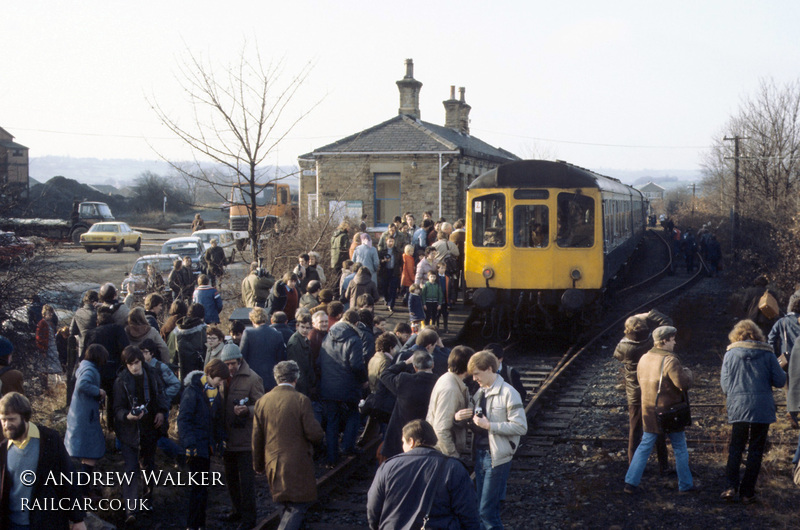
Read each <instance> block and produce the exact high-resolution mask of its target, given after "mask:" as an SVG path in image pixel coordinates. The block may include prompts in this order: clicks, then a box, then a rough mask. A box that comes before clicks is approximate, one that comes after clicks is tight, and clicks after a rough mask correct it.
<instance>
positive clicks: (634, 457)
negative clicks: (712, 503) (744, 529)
mask: <svg viewBox="0 0 800 530" xmlns="http://www.w3.org/2000/svg"><path fill="white" fill-rule="evenodd" d="M775 296H780V295H779V294H778V293H775V292H773V291H771V289H770V287H769V284H768V279H767V278H766V277H765V276H760V277H759V278H757V279H756V280H755V281H754V284H753V286H752V287H750V288H748V289H746V290H745V291H744V293H743V294H742V295H741V296H739V297H737V299H738V301H739V307H738V313H739V317H740V318H741V320H738V322H737V323H736V324H735V325H734V327H733V328H732V329H731V331H730V333H729V334H728V340H729V342H730V343H729V345H728V347H727V348H726V351H725V355H724V357H723V361H722V367H721V372H720V386H721V387H722V392H723V393H724V394H725V396H726V410H727V419H728V423H729V424H730V425H731V432H730V440H729V443H728V459H727V464H726V467H725V483H726V487H725V489H724V490H723V491H722V492H721V494H720V498H721V499H722V500H724V501H727V502H735V501H739V502H741V503H742V504H751V503H753V502H755V501H756V491H755V486H756V481H757V479H758V475H759V472H760V470H761V461H762V458H763V455H764V451H765V449H766V445H767V434H768V431H769V426H770V424H772V423H775V421H776V419H777V416H776V404H775V399H774V396H773V388H782V387H784V386H787V382H788V388H787V402H786V407H787V411H788V415H789V420H790V421H791V422H792V423H793V426H794V428H798V425H797V415H798V412H800V341H798V340H797V337H798V336H800V289H798V291H797V292H796V293H795V294H794V295H792V297H790V300H789V305H788V307H787V311H786V313H785V314H783V315H780V314H775V313H773V311H774V308H773V307H771V306H772V304H770V303H768V302H767V300H768V299H769V298H770V297H772V298H774V297H775ZM765 328H766V329H767V330H768V333H765V332H764V329H765ZM677 335H678V330H677V329H676V328H675V327H673V325H672V320H671V319H670V318H669V317H668V316H667V315H665V314H663V313H661V312H659V311H657V310H655V309H653V310H651V311H650V312H648V313H641V314H637V315H634V316H632V317H629V318H628V319H627V320H626V322H625V330H624V337H623V339H622V340H621V341H620V342H619V344H618V345H617V347H616V349H615V351H614V358H616V359H617V360H619V361H620V362H621V363H622V366H621V370H622V375H623V378H624V389H625V393H626V397H627V401H628V412H629V419H630V426H629V432H628V464H629V467H628V471H627V473H626V475H625V485H624V492H625V493H629V494H634V495H635V494H638V493H639V492H640V487H639V484H640V481H641V479H642V475H643V473H644V470H645V465H646V463H647V460H648V458H649V456H650V454H651V452H652V450H653V447H654V446H655V448H656V450H657V456H658V464H659V471H660V473H661V474H662V475H668V474H669V473H670V469H669V465H668V453H667V448H666V439H669V441H670V443H671V445H672V449H673V455H674V458H675V470H676V472H677V476H678V490H679V492H681V493H688V492H692V491H697V490H698V489H700V485H699V484H698V483H697V481H696V480H695V479H694V478H693V476H692V473H691V470H690V466H689V453H688V450H687V446H686V435H685V430H684V429H685V427H686V426H688V422H689V421H690V419H689V414H688V413H687V414H686V415H685V421H677V419H678V416H679V413H678V412H677V411H678V410H680V409H683V408H684V407H689V406H690V405H689V398H688V391H689V390H690V389H691V387H692V385H693V383H694V374H693V373H692V371H691V370H690V369H689V368H687V367H685V366H684V365H683V364H682V363H681V360H680V358H679V357H678V355H676V353H675V345H676V338H677ZM745 450H746V453H747V457H746V460H745V466H744V468H745V469H744V473H743V474H742V471H741V466H742V460H743V455H744V453H745ZM798 462H800V438H799V439H798V445H797V450H796V451H795V454H794V457H793V459H792V465H793V466H794V467H795V468H797V466H798Z"/></svg>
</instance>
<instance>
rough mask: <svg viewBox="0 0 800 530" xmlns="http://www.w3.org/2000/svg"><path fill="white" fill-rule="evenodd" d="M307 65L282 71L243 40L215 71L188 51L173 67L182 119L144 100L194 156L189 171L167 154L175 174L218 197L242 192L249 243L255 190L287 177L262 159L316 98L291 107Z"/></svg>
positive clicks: (253, 235)
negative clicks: (183, 102)
mask: <svg viewBox="0 0 800 530" xmlns="http://www.w3.org/2000/svg"><path fill="white" fill-rule="evenodd" d="M312 68H313V65H312V64H311V63H307V64H306V65H305V66H303V67H302V68H301V69H300V71H299V72H298V73H296V74H294V75H287V74H286V72H285V70H284V63H283V61H278V62H276V63H269V64H265V62H264V60H263V59H262V56H261V54H260V52H259V49H258V46H254V50H252V54H251V49H250V48H248V45H247V43H245V44H243V46H242V49H241V51H240V53H239V56H238V57H237V59H236V60H235V61H234V62H232V63H230V64H228V65H225V66H223V67H222V68H221V70H219V71H218V70H216V69H215V68H214V67H213V66H212V65H211V64H210V63H208V62H207V61H204V60H203V59H202V58H201V57H199V56H197V55H195V54H193V53H192V52H190V51H188V50H187V54H186V58H185V59H184V61H183V63H182V64H181V65H180V68H179V74H180V75H179V82H180V85H181V87H182V88H183V90H184V92H185V93H186V94H187V96H188V99H189V103H190V104H191V105H192V108H193V112H194V114H193V116H192V119H191V120H189V121H188V123H187V122H183V121H181V120H180V119H178V118H175V117H173V116H170V115H169V114H168V112H167V111H166V110H165V109H164V108H163V107H162V106H161V105H159V103H158V101H157V100H156V99H155V98H154V99H153V102H151V107H152V108H153V110H154V111H155V112H156V114H157V115H158V118H159V119H160V120H161V122H162V123H163V124H164V125H166V126H167V128H169V130H170V131H172V132H173V133H174V134H175V135H176V136H178V137H179V138H180V139H181V140H183V142H184V143H185V144H186V145H188V146H189V147H190V148H191V149H192V151H193V152H194V154H195V164H194V167H193V168H192V169H189V168H187V167H186V166H185V165H183V164H177V163H172V162H170V161H169V160H167V161H168V162H170V163H171V165H172V167H173V168H174V169H175V170H176V171H177V172H178V173H179V174H181V175H183V176H185V177H186V178H191V179H194V180H196V181H199V182H200V183H203V184H204V185H207V186H208V187H210V188H211V189H212V190H214V191H215V193H216V194H217V195H218V196H219V197H220V198H222V199H223V200H224V199H226V198H227V196H228V191H229V190H230V187H231V185H232V184H238V185H239V186H240V188H241V189H242V190H243V191H245V192H246V193H244V194H243V195H244V197H243V198H244V199H245V201H246V206H247V212H248V217H249V221H248V235H249V238H250V242H251V245H252V248H254V249H255V248H257V247H258V239H259V233H260V231H261V229H262V228H263V227H261V226H259V222H258V216H257V194H258V193H260V192H261V190H263V189H264V188H265V187H266V186H269V185H270V184H272V183H274V182H275V181H276V180H279V179H283V178H286V177H288V176H290V175H288V174H286V175H277V174H272V175H270V174H269V173H268V171H267V169H266V168H265V167H264V162H265V160H266V158H267V157H268V156H269V155H270V154H271V153H272V152H274V151H275V150H276V149H277V148H278V146H279V144H280V143H281V141H283V139H284V138H286V136H287V135H288V134H289V133H290V132H291V131H292V129H294V127H295V126H296V125H297V124H298V123H299V122H300V121H301V120H302V119H303V118H305V117H306V116H307V115H308V114H309V113H310V112H311V111H312V110H313V109H314V108H315V107H316V106H317V105H318V104H319V101H317V102H315V103H314V104H312V105H311V106H310V107H307V108H303V109H299V110H297V111H293V110H292V108H291V107H292V105H291V103H292V101H293V99H294V97H295V95H296V94H297V91H298V90H299V89H300V87H301V86H302V85H303V83H304V82H305V80H306V79H307V77H308V75H309V73H310V72H311V70H312ZM184 123H187V124H184ZM162 158H163V157H162ZM165 160H166V159H165ZM207 162H213V163H215V164H216V165H218V166H219V167H222V168H224V170H225V171H227V173H228V174H227V175H226V177H227V182H226V183H225V184H221V181H220V178H219V176H218V175H217V174H215V173H216V172H215V171H209V170H208V169H207V164H204V163H207Z"/></svg>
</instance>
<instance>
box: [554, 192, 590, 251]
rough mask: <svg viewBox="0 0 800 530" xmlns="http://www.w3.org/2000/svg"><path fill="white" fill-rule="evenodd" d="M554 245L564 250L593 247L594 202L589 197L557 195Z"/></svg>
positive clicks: (572, 194) (573, 194)
mask: <svg viewBox="0 0 800 530" xmlns="http://www.w3.org/2000/svg"><path fill="white" fill-rule="evenodd" d="M556 243H557V244H558V246H559V247H564V248H587V247H591V246H592V245H594V201H593V200H592V198H591V197H587V196H585V195H581V194H580V193H559V194H558V235H557V237H556Z"/></svg>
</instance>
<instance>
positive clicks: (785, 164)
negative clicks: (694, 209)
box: [704, 80, 800, 221]
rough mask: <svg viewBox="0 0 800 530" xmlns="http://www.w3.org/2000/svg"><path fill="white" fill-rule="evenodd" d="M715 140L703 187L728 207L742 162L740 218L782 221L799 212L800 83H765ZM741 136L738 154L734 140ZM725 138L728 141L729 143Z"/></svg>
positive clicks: (706, 165) (743, 104)
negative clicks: (789, 212)
mask: <svg viewBox="0 0 800 530" xmlns="http://www.w3.org/2000/svg"><path fill="white" fill-rule="evenodd" d="M723 131H724V132H723V133H722V134H720V135H719V137H718V138H717V139H716V140H715V141H714V145H713V147H712V149H711V152H710V153H709V154H708V155H707V157H706V160H705V163H704V166H705V173H706V178H705V180H704V186H706V188H707V189H708V190H710V191H711V193H712V195H714V196H717V197H719V199H720V202H719V205H720V207H721V208H723V209H726V208H729V207H731V206H732V205H733V202H734V196H735V191H734V190H735V187H736V182H735V178H736V176H735V172H734V166H735V163H736V159H737V158H738V162H739V182H738V186H739V206H740V212H739V214H740V215H742V216H746V217H753V218H756V219H763V220H768V221H773V220H775V221H778V220H780V218H781V217H782V216H783V215H784V214H785V212H786V209H787V208H790V209H791V208H796V205H797V195H798V191H800V189H799V188H800V186H799V185H800V174H799V171H800V81H793V82H790V83H787V84H785V85H783V86H778V85H776V84H775V81H774V80H763V81H762V82H761V86H760V87H759V90H758V92H757V93H756V94H755V95H753V96H750V97H747V98H745V99H744V100H743V101H742V103H741V105H740V107H739V111H738V113H737V114H736V115H735V116H732V117H731V119H730V121H729V122H728V124H727V125H726V126H725V127H724V129H723ZM734 137H738V138H739V140H738V142H739V154H738V157H736V151H735V149H736V146H735V142H734V141H730V138H734ZM723 138H729V140H725V139H723Z"/></svg>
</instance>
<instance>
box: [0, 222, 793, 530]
mask: <svg viewBox="0 0 800 530" xmlns="http://www.w3.org/2000/svg"><path fill="white" fill-rule="evenodd" d="M364 228H365V227H360V229H359V230H357V231H356V233H355V234H352V235H351V231H350V227H349V225H348V224H347V223H342V224H341V225H340V226H339V227H338V228H337V230H336V232H335V233H334V236H333V238H332V240H331V268H330V269H329V270H328V271H325V270H324V267H323V266H322V264H321V263H320V256H319V254H318V253H316V252H308V253H303V254H301V255H300V256H299V257H298V263H297V265H296V266H295V267H294V268H293V269H292V270H290V271H286V272H285V273H284V274H283V275H281V276H280V278H279V279H276V276H273V275H272V274H271V273H270V271H268V270H266V269H265V268H264V267H263V266H262V265H261V264H260V263H253V264H251V266H250V268H249V271H248V273H247V275H246V276H245V278H244V279H243V280H242V283H241V296H242V300H241V302H242V305H243V306H245V307H247V308H248V309H249V314H248V320H249V322H248V323H247V325H245V323H243V322H242V321H240V320H229V325H228V326H227V327H226V328H223V327H222V326H221V324H220V322H221V320H223V319H221V318H220V314H221V313H223V305H224V303H223V299H222V296H221V294H220V292H219V291H218V290H217V288H216V287H214V284H215V283H216V285H217V286H220V285H221V282H222V278H223V277H224V276H225V270H224V266H222V265H220V268H219V269H217V270H215V271H214V273H212V275H211V277H210V276H209V275H208V274H200V275H195V274H193V273H192V264H191V260H189V262H188V263H187V262H186V261H184V260H176V261H175V263H174V267H173V270H172V271H171V273H170V275H169V279H168V281H167V282H164V281H163V280H162V281H161V282H160V283H159V282H158V280H156V279H152V280H149V281H148V283H147V285H148V287H147V290H148V293H147V295H146V296H145V298H144V300H143V304H142V305H137V302H136V300H135V299H134V297H133V296H131V293H128V296H125V297H124V298H123V299H120V296H119V293H118V292H117V290H116V288H115V286H114V285H113V284H110V283H109V284H105V285H103V286H102V287H101V288H100V289H99V290H98V291H89V292H87V293H86V294H85V296H84V299H83V303H82V306H81V307H80V308H79V309H78V310H77V311H76V313H75V315H74V317H73V319H72V322H71V323H70V325H69V326H66V327H62V328H59V326H58V322H57V321H56V320H55V312H54V311H53V309H52V308H51V307H49V306H44V307H42V308H41V319H40V321H39V322H37V323H36V328H35V329H36V342H37V346H38V348H39V349H40V351H41V353H42V358H43V359H44V366H45V367H46V368H45V373H52V377H54V378H59V377H62V376H66V379H67V385H68V393H67V399H68V400H69V403H68V404H69V405H70V407H69V412H68V415H67V427H66V434H65V436H64V439H63V442H62V441H61V438H60V437H59V436H58V434H57V433H56V434H55V435H53V432H54V431H50V430H49V429H47V428H45V427H43V426H37V425H36V424H34V423H31V422H30V417H31V406H30V403H29V402H28V400H27V399H26V398H25V396H24V395H23V394H24V386H23V384H22V383H23V376H22V374H21V373H20V372H18V371H17V370H13V369H11V367H10V365H11V361H12V359H13V346H12V345H11V343H10V342H9V341H7V340H6V339H2V338H0V384H2V386H1V387H0V393H2V394H3V395H4V397H3V398H2V399H0V420H2V423H3V430H4V435H5V437H6V438H7V439H8V440H10V443H9V444H0V475H2V476H4V477H6V479H4V481H3V483H2V484H0V493H1V494H0V512H2V514H3V515H2V517H4V518H5V519H3V520H2V521H0V523H6V522H7V523H8V525H5V524H3V525H0V526H2V527H3V528H39V527H42V526H39V524H40V521H53V522H54V523H53V524H56V526H59V525H60V526H63V525H64V524H67V521H71V522H73V523H78V525H79V524H80V521H82V519H83V516H84V514H83V512H81V511H80V510H72V511H68V512H55V513H50V512H47V513H40V512H38V511H35V510H22V509H20V506H21V504H20V502H21V499H23V498H26V499H31V498H32V496H41V495H43V492H42V490H39V489H36V488H33V487H31V486H27V485H25V484H22V483H19V482H18V481H17V478H16V477H18V476H19V473H17V471H19V470H21V469H25V468H26V466H28V467H27V468H28V469H33V468H35V469H37V470H38V469H40V468H41V466H50V467H49V468H53V469H57V470H73V469H79V470H82V471H86V472H88V473H91V472H93V471H94V470H95V469H96V468H97V466H98V465H102V463H100V464H99V462H101V460H102V459H103V457H104V456H105V455H106V452H107V450H108V449H109V448H110V447H115V448H116V450H118V451H119V453H120V454H121V457H122V459H123V461H124V470H125V471H126V472H137V473H133V476H134V477H138V476H139V475H138V471H139V470H151V471H152V470H154V469H156V466H157V459H156V454H157V452H158V451H159V450H161V451H162V452H163V454H164V460H160V461H161V462H165V461H166V462H171V465H174V466H177V467H178V468H179V469H182V470H188V471H192V472H207V471H209V469H210V467H211V461H212V459H219V460H220V461H221V462H222V463H223V465H224V475H225V486H226V487H227V490H228V493H229V496H230V510H229V512H228V513H227V514H226V515H225V516H224V519H225V520H226V521H230V522H237V523H238V524H239V527H240V528H252V527H253V526H254V525H255V524H256V501H255V486H254V484H255V474H256V473H259V474H265V475H266V477H267V481H268V483H269V487H270V492H271V495H272V499H273V501H274V502H275V503H277V504H278V505H280V506H281V507H282V509H283V521H282V528H299V527H300V526H301V525H302V521H303V519H304V516H305V512H306V511H307V509H308V507H309V505H310V503H312V502H313V501H314V500H316V495H317V492H316V481H315V478H314V469H315V460H318V463H319V465H323V466H326V467H328V468H334V467H336V466H337V465H338V464H339V463H340V462H341V459H342V457H343V456H348V455H355V454H358V453H360V452H362V451H363V448H364V447H368V446H371V444H370V442H376V443H378V449H377V453H376V454H377V458H378V461H379V462H380V464H381V465H380V467H379V468H378V472H377V474H376V476H375V478H374V481H373V484H372V487H371V488H370V491H369V495H368V501H367V516H368V520H369V524H370V527H372V528H398V527H403V528H406V527H407V528H413V527H417V528H420V527H422V525H423V524H430V525H431V527H447V528H457V527H461V528H476V529H477V528H502V522H501V519H500V508H501V502H502V501H503V499H504V498H505V493H506V483H507V478H508V475H509V471H510V467H511V461H512V459H513V456H514V453H515V451H516V450H517V448H518V446H519V438H520V436H522V435H524V434H525V433H526V431H527V420H526V417H525V412H524V406H523V403H524V400H525V399H526V390H525V388H524V386H523V385H522V382H521V378H520V375H519V373H517V371H516V370H514V369H513V368H512V367H511V366H509V365H508V363H507V360H506V359H504V357H505V354H504V349H503V347H502V346H501V345H499V344H487V345H485V347H484V348H483V349H482V350H480V351H477V352H476V351H474V350H472V349H471V348H469V347H467V346H462V345H459V346H456V347H454V348H452V349H450V348H447V347H445V346H444V344H443V342H442V339H441V335H440V332H439V329H438V326H439V324H440V323H442V324H443V328H444V329H445V330H447V324H448V322H447V308H448V307H449V306H452V304H454V303H455V302H456V301H457V297H458V291H459V285H460V284H461V278H460V275H461V271H462V270H463V255H464V254H463V243H464V232H463V221H459V222H457V223H456V224H455V225H454V226H451V225H449V223H447V222H445V221H441V222H440V223H435V222H434V221H433V219H432V218H431V217H430V215H429V213H427V214H426V215H425V216H424V217H423V221H422V225H421V226H420V227H419V228H418V227H416V225H415V218H414V216H413V215H411V214H406V215H404V216H403V218H400V217H398V218H396V219H395V221H394V222H393V223H392V224H391V225H390V226H389V227H388V229H387V230H386V231H385V232H384V233H382V234H381V236H380V238H379V240H378V242H377V245H376V246H377V248H375V247H373V239H372V236H370V235H369V234H368V233H367V232H366V231H365V229H364ZM209 259H211V258H209ZM459 260H461V261H459ZM687 268H690V265H689V264H688V263H687ZM207 270H209V269H207ZM754 287H755V290H753V292H752V293H750V292H748V294H747V296H748V298H749V299H752V298H754V297H757V298H758V299H759V300H761V298H763V297H764V296H765V293H768V292H769V288H768V286H767V285H766V284H765V283H763V282H762V280H761V279H759V280H758V281H757V282H756V283H755V285H754ZM773 294H774V293H773ZM398 302H399V303H401V304H403V303H405V304H406V305H407V306H408V311H409V319H408V321H407V322H405V321H401V322H400V323H398V324H397V325H395V326H394V327H393V328H392V329H389V327H388V323H387V321H386V320H385V319H383V318H382V317H380V316H377V315H375V313H374V309H375V305H376V304H380V303H383V304H385V307H386V308H387V310H388V311H389V313H390V314H391V313H392V312H393V311H394V308H395V307H396V304H397V303H398ZM225 303H230V300H227V301H226V302H225ZM237 305H238V304H237ZM750 305H752V300H751V303H750V304H749V305H748V309H749V308H750ZM761 305H762V304H760V303H758V304H755V306H754V307H755V308H756V310H757V311H758V312H760V313H761V312H762V309H759V308H760V307H761ZM788 310H789V311H788V312H787V313H786V314H785V315H783V316H773V318H772V320H771V321H769V323H770V326H769V328H768V330H767V331H768V332H767V333H765V332H764V331H763V327H764V325H762V324H759V323H756V322H753V320H752V319H743V320H742V321H740V322H739V323H738V324H737V325H736V326H735V327H734V329H733V330H732V331H731V333H730V341H731V344H730V346H729V348H728V351H727V352H726V354H725V359H724V362H723V367H722V376H721V384H722V388H723V391H724V392H725V394H726V395H727V400H728V402H727V406H728V418H729V421H730V422H731V423H732V425H733V427H732V431H731V443H730V451H729V458H728V466H727V470H726V479H727V483H728V488H727V489H726V490H725V491H724V492H723V493H722V498H723V499H726V500H734V499H736V498H738V499H740V500H741V501H742V502H744V503H749V502H752V500H753V498H754V495H755V493H754V485H755V481H756V478H757V476H758V471H759V468H760V462H761V455H762V454H763V450H764V445H765V441H766V435H767V430H768V426H769V424H770V423H772V422H774V421H775V413H774V410H775V407H774V402H773V401H772V393H771V388H772V387H781V386H783V385H784V384H785V381H786V379H787V376H786V373H785V371H784V370H782V369H781V366H780V363H779V361H778V358H779V357H780V356H781V355H783V356H784V357H785V359H786V366H785V370H788V380H789V390H788V404H789V405H788V409H789V412H790V413H791V414H792V418H795V419H796V417H797V414H798V412H800V352H798V349H800V346H797V342H798V341H796V338H797V337H798V336H800V323H799V322H798V315H799V313H800V295H797V296H795V297H793V298H792V300H791V301H790V304H789V308H788ZM757 316H758V315H753V318H756V317H757ZM672 324H673V323H672V321H671V319H670V318H669V317H668V316H667V315H665V314H663V313H661V312H659V311H657V310H652V311H650V312H648V313H642V314H638V315H635V316H633V317H631V318H629V319H628V321H627V322H626V323H625V330H624V334H625V336H624V338H623V339H622V341H621V342H620V343H619V345H618V346H617V348H616V350H615V353H614V356H615V357H616V358H617V359H618V360H620V361H621V362H622V370H623V374H624V381H625V391H626V396H627V400H628V408H629V417H630V426H629V445H628V461H629V469H628V472H627V474H626V476H625V486H624V491H625V492H628V493H636V492H637V491H638V486H639V483H640V480H641V477H642V475H643V472H644V469H645V464H646V462H647V459H648V457H649V455H650V453H651V451H652V449H653V447H654V446H655V447H656V449H657V453H658V459H659V465H660V470H661V472H662V473H669V467H668V455H667V449H666V439H667V438H668V439H669V440H670V443H671V445H672V447H673V453H674V458H675V466H676V471H677V475H678V485H679V490H680V491H682V492H688V491H693V490H696V489H697V488H698V485H697V483H696V481H694V480H693V477H692V474H691V471H690V467H689V453H688V451H687V448H686V437H685V434H684V432H683V430H666V429H664V428H662V426H661V424H660V423H659V419H658V416H659V414H658V413H659V411H660V410H663V409H664V408H669V407H670V406H673V405H676V404H679V403H681V402H684V401H686V399H687V398H686V392H687V391H688V390H689V389H690V388H691V385H692V383H693V374H692V372H691V370H689V369H688V368H686V367H685V366H683V365H682V364H681V362H680V359H679V358H678V356H677V355H676V354H675V344H676V337H677V334H678V331H677V329H676V328H675V327H673V325H672ZM64 329H66V331H65V332H63V333H62V331H63V330H64ZM767 335H768V338H766V336H767ZM59 337H61V339H59ZM64 342H65V343H66V350H67V353H66V355H64V354H61V355H60V352H61V350H62V349H63V348H60V347H59V346H63V344H62V343H64ZM792 353H795V355H791V354H792ZM170 423H173V424H176V425H177V433H178V439H177V440H174V439H172V438H171V437H170V434H169V425H170ZM469 433H471V435H472V444H471V451H470V450H469V449H468V445H467V439H468V434H469ZM34 440H35V442H34ZM111 440H113V443H112V442H111ZM748 444H749V446H748V448H747V460H746V470H745V473H744V478H743V479H741V480H740V478H739V475H740V464H741V460H742V454H743V452H744V450H745V446H746V445H748ZM45 446H46V447H47V448H48V451H49V452H48V453H47V455H45V454H44V453H42V452H41V448H43V447H45ZM26 447H27V448H28V449H27V450H26ZM37 450H38V451H39V453H38V454H39V455H40V456H39V457H38V463H37V459H36V458H35V455H34V453H36V451H37ZM798 460H800V440H798V450H797V453H796V454H795V457H794V462H795V463H797V461H798ZM30 466H33V468H31V467H30ZM37 466H38V467H37ZM49 468H48V469H49ZM468 469H474V471H475V481H474V483H472V482H470V481H469V478H468V477H469V472H468ZM7 470H10V471H12V472H13V473H5V471H7ZM209 487H213V486H209V485H207V484H194V485H191V486H190V487H189V488H188V499H187V501H188V506H189V507H190V508H189V509H188V510H187V511H186V514H187V520H186V525H187V527H188V528H201V527H205V526H206V509H207V506H208V493H209ZM47 493H48V494H50V495H52V496H60V497H74V498H89V499H92V498H97V497H98V496H99V492H98V491H97V490H96V489H95V488H93V487H91V485H87V486H85V487H81V488H74V489H69V488H61V489H59V491H47ZM121 493H122V498H123V499H124V500H125V501H126V502H125V504H124V509H125V512H126V513H125V521H126V524H128V525H135V524H136V521H137V517H139V516H140V510H141V508H142V507H143V506H144V507H145V508H147V509H151V508H152V504H153V499H154V495H155V494H156V493H155V488H154V484H151V483H140V481H139V480H138V479H135V480H132V481H130V482H127V483H125V484H124V485H123V487H122V492H121ZM75 527H77V528H80V526H73V528H75Z"/></svg>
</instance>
